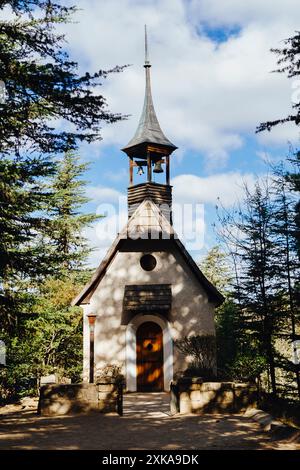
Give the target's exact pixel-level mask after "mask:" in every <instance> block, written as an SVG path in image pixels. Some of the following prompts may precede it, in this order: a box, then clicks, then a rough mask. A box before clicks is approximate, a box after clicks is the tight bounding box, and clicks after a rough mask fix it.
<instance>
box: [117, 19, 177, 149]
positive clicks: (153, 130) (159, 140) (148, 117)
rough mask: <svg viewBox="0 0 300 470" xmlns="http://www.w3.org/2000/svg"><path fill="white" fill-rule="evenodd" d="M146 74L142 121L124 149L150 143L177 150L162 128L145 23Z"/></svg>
mask: <svg viewBox="0 0 300 470" xmlns="http://www.w3.org/2000/svg"><path fill="white" fill-rule="evenodd" d="M144 67H145V74H146V87H145V99H144V106H143V111H142V115H141V117H140V122H139V125H138V128H137V130H136V133H135V135H134V137H133V138H132V139H131V140H130V142H129V143H128V144H127V145H126V147H124V148H123V149H122V150H124V151H126V150H128V149H129V148H131V147H135V146H137V145H140V144H145V143H150V144H159V145H164V146H166V147H169V148H171V149H172V150H175V149H176V148H177V147H176V146H175V145H174V144H172V142H170V141H169V139H167V137H166V136H165V135H164V133H163V131H162V130H161V128H160V125H159V122H158V119H157V116H156V113H155V109H154V105H153V101H152V94H151V80H150V67H151V64H150V61H149V53H148V38H147V26H146V25H145V64H144Z"/></svg>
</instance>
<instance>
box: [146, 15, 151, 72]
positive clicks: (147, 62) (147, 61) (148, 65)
mask: <svg viewBox="0 0 300 470" xmlns="http://www.w3.org/2000/svg"><path fill="white" fill-rule="evenodd" d="M144 67H151V64H150V62H149V56H148V37H147V25H146V24H145V65H144Z"/></svg>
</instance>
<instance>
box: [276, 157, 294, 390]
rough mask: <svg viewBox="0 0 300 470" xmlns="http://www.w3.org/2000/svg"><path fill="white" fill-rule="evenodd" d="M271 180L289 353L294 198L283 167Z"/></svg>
mask: <svg viewBox="0 0 300 470" xmlns="http://www.w3.org/2000/svg"><path fill="white" fill-rule="evenodd" d="M274 176H275V177H274V181H273V193H274V200H275V204H276V211H275V217H274V221H273V233H274V235H273V236H274V239H275V240H276V244H277V246H278V249H277V259H276V263H277V267H278V273H277V275H278V278H279V279H280V288H279V293H280V294H281V299H282V311H283V312H286V317H285V318H284V319H283V321H282V327H281V335H282V336H283V335H284V334H285V336H286V339H287V340H288V344H289V349H291V348H290V342H291V341H294V340H296V339H297V325H300V311H299V303H298V299H297V282H298V280H299V274H300V262H299V259H298V257H297V245H296V243H295V233H297V231H298V230H297V225H296V219H295V212H294V210H295V198H294V197H293V194H292V193H291V191H290V188H289V181H287V180H288V178H287V174H286V170H285V168H284V166H283V165H282V164H281V165H280V166H277V168H276V169H275V175H274ZM298 328H299V326H298ZM284 332H285V333H284ZM282 365H283V367H285V368H286V369H287V370H293V371H294V372H295V376H296V384H297V390H298V396H299V397H300V373H299V372H300V371H299V368H298V367H297V366H295V365H294V364H292V363H291V361H289V360H287V359H286V358H284V357H283V358H282Z"/></svg>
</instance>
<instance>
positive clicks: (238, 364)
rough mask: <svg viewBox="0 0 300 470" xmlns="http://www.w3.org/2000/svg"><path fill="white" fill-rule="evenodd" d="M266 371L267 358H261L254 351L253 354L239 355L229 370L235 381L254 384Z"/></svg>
mask: <svg viewBox="0 0 300 470" xmlns="http://www.w3.org/2000/svg"><path fill="white" fill-rule="evenodd" d="M266 369H267V361H266V358H265V357H264V356H259V355H258V354H257V352H256V351H253V353H252V354H250V353H247V354H242V353H239V354H238V355H237V356H236V357H235V359H234V361H233V362H232V364H231V365H230V367H229V368H228V373H229V376H230V377H231V378H233V379H234V380H238V381H246V382H253V381H254V380H255V379H257V378H258V377H259V376H260V375H261V374H262V373H263V372H264V371H265V370H266Z"/></svg>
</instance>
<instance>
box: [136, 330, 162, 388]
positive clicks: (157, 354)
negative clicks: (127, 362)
mask: <svg viewBox="0 0 300 470" xmlns="http://www.w3.org/2000/svg"><path fill="white" fill-rule="evenodd" d="M163 361H164V358H163V332H162V329H161V327H160V326H159V325H158V324H157V323H154V322H145V323H142V324H141V325H140V326H139V328H138V329H137V332H136V365H137V391H138V392H161V391H163V389H164V372H163V364H164V362H163Z"/></svg>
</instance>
